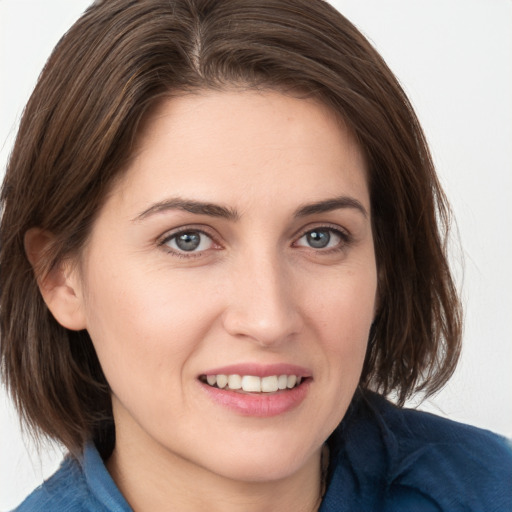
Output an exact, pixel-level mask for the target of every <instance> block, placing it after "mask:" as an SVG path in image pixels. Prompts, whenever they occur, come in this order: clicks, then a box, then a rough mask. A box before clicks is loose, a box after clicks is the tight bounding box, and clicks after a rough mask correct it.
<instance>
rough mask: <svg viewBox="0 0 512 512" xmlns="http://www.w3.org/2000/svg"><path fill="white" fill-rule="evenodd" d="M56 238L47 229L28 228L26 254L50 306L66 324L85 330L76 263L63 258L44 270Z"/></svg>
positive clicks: (75, 329)
mask: <svg viewBox="0 0 512 512" xmlns="http://www.w3.org/2000/svg"><path fill="white" fill-rule="evenodd" d="M54 240H55V237H54V235H52V234H51V233H49V232H48V231H45V230H42V229H39V228H32V229H29V230H28V231H27V232H26V233H25V238H24V243H25V253H26V255H27V258H28V260H29V261H30V264H31V265H32V268H33V269H34V274H35V276H36V279H37V284H38V286H39V290H40V292H41V295H42V296H43V300H44V301H45V303H46V305H47V306H48V309H49V310H50V311H51V312H52V314H53V316H54V317H55V319H56V320H57V322H59V324H61V325H62V326H63V327H66V328H67V329H71V330H73V331H79V330H81V329H85V327H86V322H85V314H84V304H83V295H82V286H81V280H80V276H79V273H78V270H77V269H76V267H75V265H73V264H72V262H71V261H64V262H61V263H59V264H58V265H57V266H56V267H55V268H51V269H50V270H49V271H46V270H42V269H45V266H46V264H47V257H48V254H49V248H50V247H51V245H52V244H53V242H54Z"/></svg>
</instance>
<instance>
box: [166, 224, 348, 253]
mask: <svg viewBox="0 0 512 512" xmlns="http://www.w3.org/2000/svg"><path fill="white" fill-rule="evenodd" d="M314 231H327V232H329V233H331V234H332V233H334V234H335V235H336V236H338V237H339V238H340V240H341V241H340V243H339V244H337V245H336V246H335V247H330V248H327V249H325V248H314V247H309V249H312V250H313V251H315V252H321V253H323V254H331V253H336V252H339V251H342V250H344V249H345V248H346V247H347V246H348V245H350V243H351V242H352V236H351V235H350V234H349V233H348V232H346V231H343V230H341V229H340V228H339V227H333V226H328V225H327V226H326V225H319V226H314V227H309V228H308V229H305V230H303V231H301V232H300V235H299V236H297V237H296V238H295V241H294V242H293V245H295V244H297V242H298V241H299V240H301V239H302V238H303V237H304V236H306V235H307V234H309V233H313V232H314ZM186 233H198V234H200V235H204V236H206V237H208V238H209V239H210V240H211V242H212V244H213V245H216V246H218V247H221V246H220V244H219V243H218V242H217V241H216V240H215V237H214V236H212V234H210V233H208V232H207V231H205V230H204V229H199V228H196V227H194V226H190V227H188V226H184V227H182V228H179V230H178V231H174V232H171V233H166V234H165V235H163V236H162V237H161V238H160V239H159V241H158V246H159V247H162V248H163V249H164V250H165V251H166V252H167V253H169V254H172V255H173V256H176V257H178V258H198V257H200V256H202V254H203V253H204V252H205V251H206V250H208V249H205V250H203V251H197V252H196V251H188V252H187V251H178V250H175V249H172V248H170V247H169V246H168V245H167V244H168V243H169V242H170V241H171V240H173V239H176V238H177V237H179V236H180V235H184V234H186ZM299 247H301V246H299Z"/></svg>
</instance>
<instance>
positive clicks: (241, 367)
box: [203, 363, 311, 377]
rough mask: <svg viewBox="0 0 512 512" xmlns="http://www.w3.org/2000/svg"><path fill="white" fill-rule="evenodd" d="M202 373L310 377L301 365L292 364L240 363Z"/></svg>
mask: <svg viewBox="0 0 512 512" xmlns="http://www.w3.org/2000/svg"><path fill="white" fill-rule="evenodd" d="M203 375H254V376H256V377H268V376H270V375H297V377H311V372H310V371H309V370H307V369H306V368H303V367H302V366H296V365H293V364H283V363H281V364H269V365H262V364H255V363H242V364H233V365H230V366H223V367H222V368H212V369H210V370H207V371H205V372H204V373H203Z"/></svg>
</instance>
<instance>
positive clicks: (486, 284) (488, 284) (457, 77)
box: [0, 0, 512, 510]
mask: <svg viewBox="0 0 512 512" xmlns="http://www.w3.org/2000/svg"><path fill="white" fill-rule="evenodd" d="M89 3H90V2H89V0H45V1H42V0H0V169H1V173H2V174H3V170H4V168H5V164H6V161H7V158H8V154H9V151H10V148H11V146H12V143H13V136H14V134H15V132H16V126H17V123H18V121H19V117H20V114H21V112H22V109H23V106H24V104H25V103H26V101H27V99H28V97H29V95H30V92H31V90H32V88H33V86H34V84H35V80H36V78H37V76H38V74H39V71H40V70H41V68H42V66H43V64H44V62H45V60H46V58H47V57H48V55H49V53H50V51H51V49H52V48H53V46H54V45H55V43H56V42H57V40H58V39H59V38H60V36H61V35H62V34H63V33H64V32H65V31H66V30H67V28H68V27H69V26H70V25H71V24H72V22H73V21H74V20H75V19H76V18H77V17H78V16H79V14H80V13H81V12H82V11H83V10H84V9H85V8H86V7H87V6H88V4H89ZM333 3H334V5H335V6H336V7H337V8H338V9H339V10H340V11H341V12H343V13H344V14H345V15H346V16H347V17H348V18H349V19H351V20H352V21H353V22H354V23H355V24H356V25H357V26H358V27H359V28H360V29H361V30H362V31H363V32H364V33H365V34H366V35H367V36H368V37H369V38H370V39H371V40H372V42H373V43H374V44H375V45H376V47H377V49H378V50H379V51H380V52H381V54H382V55H383V56H384V58H385V59H386V61H387V62H388V64H389V65H390V67H391V69H392V70H393V71H394V72H395V73H396V74H397V76H398V78H399V79H400V81H401V82H402V84H403V86H404V88H405V90H406V92H407V93H408V94H409V96H410V98H411V100H412V102H413V104H414V106H415V108H416V110H417V113H418V115H419V118H420V120H421V121H422V123H423V127H424V129H425V131H426V134H427V138H428V140H429V141H430V143H431V149H432V152H433V155H434V160H435V162H436V164H437V167H438V172H439V174H440V178H441V181H442V183H443V185H444V187H445V189H446V192H447V194H448V196H449V198H450V200H451V202H452V205H453V208H454V211H455V216H456V219H457V222H458V230H459V234H460V241H461V245H462V248H463V249H460V248H459V249H457V244H454V248H455V250H454V252H453V258H452V259H453V264H454V267H455V272H456V275H457V276H458V277H459V284H460V285H461V286H462V291H463V299H464V304H465V309H466V323H465V325H466V329H465V346H464V352H463V357H462V360H461V363H460V365H459V368H458V370H457V372H456V374H455V376H454V377H453V379H452V380H451V382H450V383H449V384H448V386H447V387H446V388H445V389H444V390H443V391H442V392H441V393H439V394H438V395H437V396H436V397H434V398H433V399H430V400H429V401H427V402H425V403H423V404H422V405H421V408H423V409H428V410H432V411H435V412H437V413H438V414H442V415H446V416H448V417H450V418H452V419H456V420H459V421H463V422H467V423H472V424H474V425H477V426H480V427H484V428H487V429H491V430H494V431H496V432H499V433H502V434H505V435H507V436H512V374H511V366H512V322H511V317H512V229H511V228H512V222H511V220H512V213H511V212H512V207H511V204H512V186H511V184H512V1H511V0H428V1H427V0H337V1H333ZM462 259H463V260H464V262H465V265H464V270H463V271H462V270H461V268H462V266H461V260H462ZM463 274H464V275H463ZM0 408H1V409H0V433H1V435H0V510H7V509H9V508H11V507H14V506H15V505H17V504H18V503H19V502H20V501H21V500H22V498H23V497H24V496H25V495H26V494H27V493H28V492H29V491H30V490H31V489H32V488H33V487H35V486H36V485H37V484H38V483H39V482H41V481H42V479H43V478H45V477H46V476H48V475H49V474H50V473H51V472H53V470H54V469H55V468H56V466H57V465H58V461H59V457H60V456H59V454H58V451H57V452H56V451H55V450H51V449H46V448H44V449H42V451H41V453H38V450H36V449H35V447H34V446H33V444H31V443H29V441H28V440H27V438H22V436H21V434H20V430H19V426H18V422H17V418H16V416H15V414H14V412H13V410H12V407H11V405H10V403H9V401H8V399H7V398H6V396H5V392H4V390H1V391H0Z"/></svg>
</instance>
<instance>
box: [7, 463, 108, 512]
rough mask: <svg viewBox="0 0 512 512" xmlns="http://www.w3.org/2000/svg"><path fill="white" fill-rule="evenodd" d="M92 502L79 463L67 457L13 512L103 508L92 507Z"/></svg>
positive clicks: (63, 511) (76, 511)
mask: <svg viewBox="0 0 512 512" xmlns="http://www.w3.org/2000/svg"><path fill="white" fill-rule="evenodd" d="M90 502H91V496H90V493H89V490H88V486H87V484H86V481H85V478H84V475H83V473H82V470H81V467H80V465H79V463H78V462H77V461H76V460H74V459H72V458H71V457H67V458H66V459H65V460H64V461H63V462H62V464H61V466H60V468H59V469H58V471H57V472H56V473H54V474H53V475H52V476H51V477H50V478H49V479H48V480H46V481H45V482H44V483H43V484H42V485H41V486H39V487H38V488H37V489H35V490H34V491H33V492H32V493H31V494H30V495H29V496H28V497H27V498H26V499H25V501H23V503H21V505H19V506H18V507H17V508H16V509H15V510H14V511H13V512H35V511H42V510H51V511H55V512H78V511H80V512H81V511H89V510H91V511H92V510H94V511H96V510H103V509H102V508H97V507H96V508H94V506H92V507H91V506H90V505H91V503H90ZM93 505H94V503H93Z"/></svg>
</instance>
